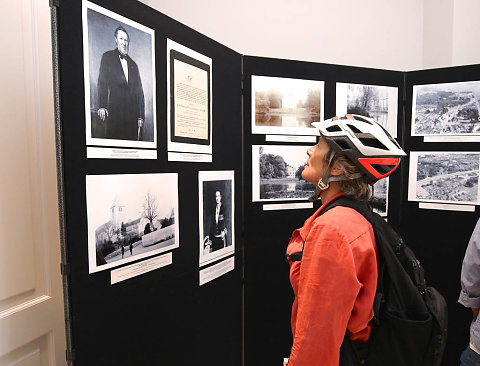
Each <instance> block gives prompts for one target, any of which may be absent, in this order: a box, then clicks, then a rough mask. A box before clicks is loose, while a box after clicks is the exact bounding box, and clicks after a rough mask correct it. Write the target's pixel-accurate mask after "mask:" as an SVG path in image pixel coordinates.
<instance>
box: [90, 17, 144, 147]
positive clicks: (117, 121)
mask: <svg viewBox="0 0 480 366" xmlns="http://www.w3.org/2000/svg"><path fill="white" fill-rule="evenodd" d="M114 38H115V43H116V45H117V47H116V48H115V49H113V50H110V51H107V52H105V53H104V54H103V56H102V61H101V63H100V71H99V73H98V83H97V88H98V106H99V108H98V110H97V115H98V117H99V118H100V120H101V121H102V122H103V124H104V129H105V131H104V134H105V136H104V137H105V138H110V139H121V140H140V138H141V136H142V127H143V122H144V120H145V99H144V96H143V88H142V80H141V78H140V73H139V71H138V66H137V64H136V63H135V61H133V60H132V58H131V57H130V56H129V55H128V47H129V43H130V37H129V35H128V32H127V31H126V30H125V28H124V27H123V26H121V25H119V26H118V27H117V28H116V29H115V32H114Z"/></svg>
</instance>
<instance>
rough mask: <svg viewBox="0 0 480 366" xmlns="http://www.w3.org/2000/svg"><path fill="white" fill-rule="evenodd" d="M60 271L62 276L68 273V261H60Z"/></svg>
mask: <svg viewBox="0 0 480 366" xmlns="http://www.w3.org/2000/svg"><path fill="white" fill-rule="evenodd" d="M60 273H61V274H62V276H69V275H70V263H60Z"/></svg>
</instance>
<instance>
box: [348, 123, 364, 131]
mask: <svg viewBox="0 0 480 366" xmlns="http://www.w3.org/2000/svg"><path fill="white" fill-rule="evenodd" d="M347 126H348V127H350V129H351V130H352V131H353V132H355V133H362V131H360V130H359V129H358V128H357V127H355V126H354V125H350V124H347Z"/></svg>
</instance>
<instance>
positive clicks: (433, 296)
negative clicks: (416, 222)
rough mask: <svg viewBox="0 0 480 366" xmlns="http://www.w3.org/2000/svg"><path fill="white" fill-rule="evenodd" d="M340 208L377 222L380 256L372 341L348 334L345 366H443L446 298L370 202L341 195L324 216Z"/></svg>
mask: <svg viewBox="0 0 480 366" xmlns="http://www.w3.org/2000/svg"><path fill="white" fill-rule="evenodd" d="M335 206H346V207H351V208H353V209H355V210H357V211H358V212H359V213H361V214H362V215H363V216H364V217H365V218H366V219H367V220H368V221H369V222H370V223H371V224H372V227H373V230H374V232H375V241H376V244H377V249H378V254H379V258H380V269H379V275H378V282H377V291H376V294H375V301H374V314H375V315H374V319H373V328H372V334H371V336H370V341H369V342H368V345H362V344H357V343H354V342H351V341H350V339H349V338H348V336H347V335H346V336H345V339H344V342H343V344H342V347H341V350H340V366H347V365H348V366H350V365H365V366H438V365H440V363H441V360H442V355H443V351H444V348H445V342H446V338H447V322H448V320H447V319H448V318H447V316H448V315H447V304H446V302H445V299H444V298H443V296H442V295H441V294H440V293H439V292H438V291H437V290H435V289H434V288H433V287H429V286H427V284H426V281H425V277H424V270H423V268H422V266H421V265H420V262H419V261H418V259H417V258H416V257H415V254H414V253H413V252H412V250H411V249H410V248H408V247H407V246H406V245H405V243H404V242H403V240H402V239H401V238H400V237H399V236H398V234H397V233H396V232H395V231H394V230H393V229H392V227H391V226H390V225H389V224H388V223H387V222H386V221H385V220H384V219H383V218H382V217H381V216H380V215H378V214H376V213H374V212H373V211H372V210H371V209H370V207H369V206H368V204H367V203H366V202H360V201H356V200H352V199H349V198H347V197H340V198H339V199H337V200H335V201H333V202H332V203H331V204H330V205H328V206H327V207H326V208H325V210H324V211H323V212H322V213H325V212H326V211H328V210H330V209H332V208H333V207H335Z"/></svg>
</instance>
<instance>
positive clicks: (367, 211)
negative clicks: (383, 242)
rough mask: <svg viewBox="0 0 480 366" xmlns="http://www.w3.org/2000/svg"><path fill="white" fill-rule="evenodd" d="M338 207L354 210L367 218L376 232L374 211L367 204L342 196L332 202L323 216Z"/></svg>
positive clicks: (325, 209)
mask: <svg viewBox="0 0 480 366" xmlns="http://www.w3.org/2000/svg"><path fill="white" fill-rule="evenodd" d="M337 206H343V207H350V208H353V209H354V210H356V211H357V212H358V213H360V214H361V215H362V216H363V217H365V219H366V220H367V221H368V222H369V223H370V224H371V225H372V227H373V230H375V227H374V223H375V220H374V215H373V211H372V210H371V208H370V206H369V205H368V203H367V202H365V201H357V200H354V199H352V198H348V197H345V196H342V197H339V198H337V199H336V200H335V201H333V202H331V203H330V204H329V205H328V206H327V207H325V208H324V209H323V211H322V213H321V215H323V214H324V213H325V212H327V211H328V210H331V209H332V208H334V207H337Z"/></svg>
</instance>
